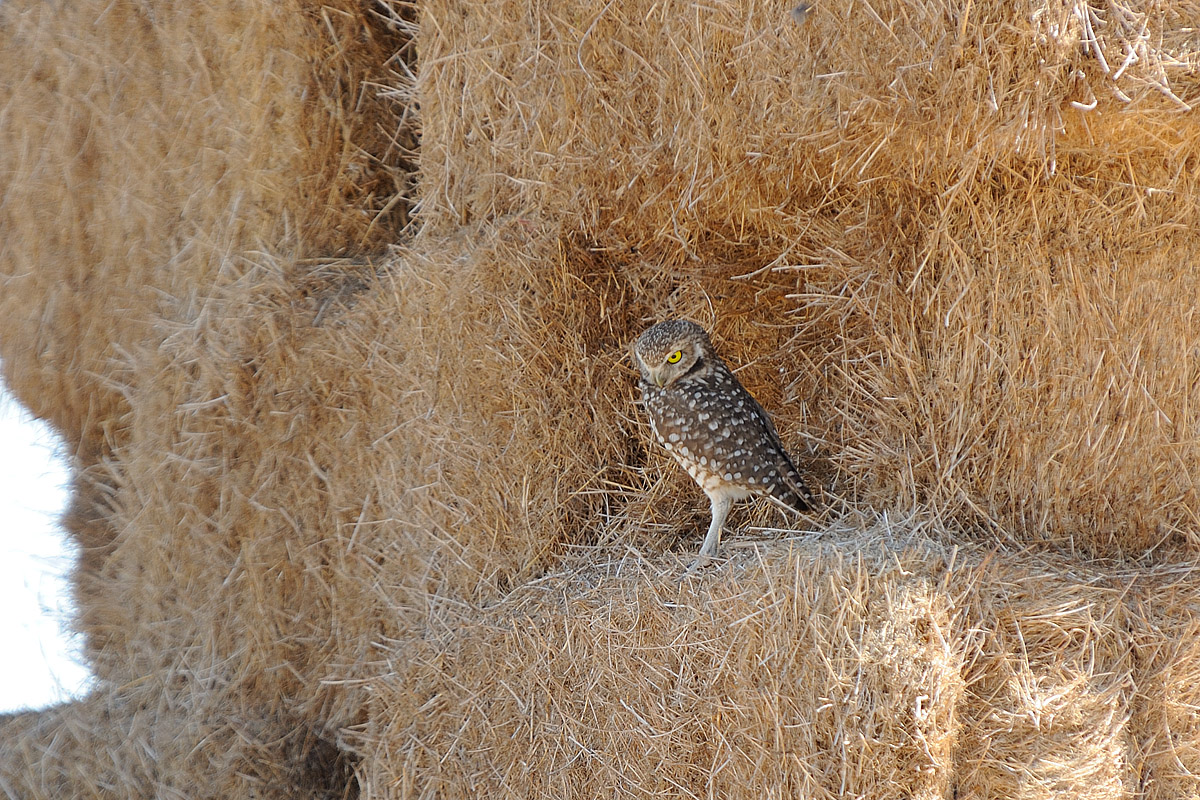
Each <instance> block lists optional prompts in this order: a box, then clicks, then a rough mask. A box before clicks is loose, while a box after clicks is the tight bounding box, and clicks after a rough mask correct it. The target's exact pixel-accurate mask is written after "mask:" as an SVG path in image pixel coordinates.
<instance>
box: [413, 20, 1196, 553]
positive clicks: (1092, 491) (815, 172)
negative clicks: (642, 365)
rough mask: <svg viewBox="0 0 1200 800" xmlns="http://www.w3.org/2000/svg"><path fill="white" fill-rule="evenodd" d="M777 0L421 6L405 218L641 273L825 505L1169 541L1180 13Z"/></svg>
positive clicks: (1177, 286)
mask: <svg viewBox="0 0 1200 800" xmlns="http://www.w3.org/2000/svg"><path fill="white" fill-rule="evenodd" d="M789 5H790V4H787V3H783V2H779V3H773V4H761V3H730V4H722V5H716V6H695V5H689V4H674V5H672V4H668V5H663V4H661V3H652V2H649V0H647V1H646V2H642V3H637V2H633V3H621V4H603V3H585V2H579V3H571V4H567V5H566V6H561V5H560V6H556V7H555V8H553V9H550V8H544V9H542V8H539V9H535V10H533V11H529V10H528V9H526V8H525V7H524V6H523V5H521V4H512V3H487V4H477V5H475V6H472V7H471V8H469V9H461V8H459V7H458V6H457V5H455V4H446V3H439V2H431V3H426V4H423V5H422V14H423V15H424V16H423V26H424V29H425V30H426V35H425V37H424V39H423V41H422V53H423V56H424V58H425V60H424V62H423V68H422V73H421V76H420V78H419V81H418V86H419V90H420V92H421V93H422V98H423V100H422V113H423V115H424V117H423V119H424V129H423V130H424V139H423V144H422V146H423V159H422V183H421V189H420V191H421V198H422V199H421V208H422V214H423V219H425V220H426V221H427V224H429V225H431V226H435V227H436V226H442V227H443V228H446V229H452V228H453V227H454V226H457V225H460V224H462V223H464V222H473V221H475V220H478V219H482V218H494V217H497V216H503V215H506V214H520V213H526V211H527V210H528V209H537V211H538V213H539V214H541V215H543V216H544V217H545V218H548V219H555V220H559V221H561V223H562V224H563V225H564V227H565V228H566V229H567V230H568V231H575V232H577V234H578V235H579V236H580V238H581V239H582V240H583V241H585V242H590V243H591V245H592V246H595V247H596V248H597V249H598V250H601V251H603V252H605V253H608V254H611V255H610V257H612V258H614V259H621V260H626V261H628V260H635V259H640V260H643V261H644V262H645V263H646V264H648V265H653V266H652V268H647V269H646V270H645V272H644V273H643V274H646V275H647V276H648V277H647V279H646V280H645V281H644V283H642V285H641V290H642V292H643V293H644V296H645V302H646V304H647V305H648V306H649V307H650V309H651V316H652V317H655V318H661V317H663V316H666V315H668V314H677V313H693V314H695V313H697V312H700V313H701V314H702V316H704V317H705V318H709V319H715V320H716V321H717V324H718V327H719V328H720V327H721V326H725V327H726V329H727V330H731V331H732V332H734V333H736V337H730V339H729V340H727V341H721V340H722V338H723V337H722V336H721V334H722V333H723V331H720V330H718V344H719V345H724V346H726V347H729V348H732V349H734V352H735V353H736V354H738V355H741V354H743V353H745V354H749V356H748V357H747V358H744V359H743V362H745V361H752V360H755V359H759V358H761V359H763V361H764V362H767V363H770V364H773V365H778V366H779V367H780V369H781V370H782V372H783V374H782V376H775V377H774V378H773V380H772V381H770V383H778V382H780V380H779V379H780V377H781V378H782V381H781V382H782V384H783V385H784V386H785V387H787V388H786V391H785V393H784V394H785V400H786V402H785V404H784V405H783V407H778V406H776V407H774V408H773V410H774V411H776V413H777V415H778V416H780V417H781V419H782V421H783V424H784V426H785V427H788V428H792V429H796V430H799V431H803V432H804V433H805V434H806V435H807V436H808V437H809V440H810V441H812V442H813V443H814V445H818V447H817V449H818V450H820V451H822V452H823V453H826V454H828V455H829V456H830V457H831V458H832V460H833V461H832V463H833V466H834V468H835V470H836V471H837V472H838V473H839V474H840V477H839V481H838V486H837V487H836V491H837V493H838V494H840V495H843V496H844V497H845V498H846V499H847V500H848V501H849V502H850V503H852V504H858V505H869V506H872V507H877V508H878V507H888V506H892V505H894V504H896V503H897V498H899V504H900V507H909V506H911V505H913V504H919V505H923V506H928V507H932V508H936V509H938V511H939V513H940V514H943V515H945V516H946V517H947V518H951V517H953V518H957V519H959V520H960V521H961V522H962V523H963V526H964V528H965V529H967V530H973V531H976V532H978V533H984V535H989V536H998V537H1000V538H1002V539H1009V540H1015V541H1019V542H1034V541H1036V542H1046V543H1049V544H1051V545H1053V546H1054V547H1057V548H1060V549H1068V550H1070V549H1076V550H1080V551H1083V552H1084V553H1085V554H1090V555H1105V556H1130V557H1141V556H1145V555H1147V554H1151V553H1155V554H1157V555H1159V556H1165V555H1169V554H1170V553H1172V552H1173V553H1175V554H1179V553H1180V552H1181V551H1186V552H1194V551H1195V548H1196V544H1197V543H1196V541H1195V540H1194V538H1195V537H1194V536H1193V535H1192V534H1190V533H1189V530H1190V528H1191V527H1193V523H1194V521H1195V519H1196V518H1197V509H1198V508H1200V498H1197V495H1196V489H1195V486H1194V485H1193V481H1192V479H1191V477H1190V476H1191V475H1193V474H1195V473H1196V471H1197V469H1198V468H1200V461H1198V459H1197V457H1198V455H1200V451H1198V450H1197V449H1196V447H1195V442H1196V441H1197V439H1196V437H1195V435H1194V432H1195V430H1197V427H1198V420H1197V419H1196V416H1195V411H1194V410H1195V409H1196V408H1197V407H1198V405H1197V401H1198V400H1200V397H1197V396H1196V388H1195V387H1196V386H1197V385H1200V384H1197V382H1196V380H1195V379H1194V377H1195V376H1194V375H1193V374H1192V370H1191V367H1190V363H1191V359H1190V358H1188V357H1185V356H1184V354H1186V353H1190V352H1192V351H1193V350H1194V348H1195V346H1196V344H1197V339H1198V337H1197V327H1196V325H1195V323H1194V320H1192V318H1191V316H1190V313H1189V312H1188V310H1187V309H1189V308H1190V307H1191V306H1190V303H1191V301H1192V299H1193V298H1195V297H1196V289H1197V286H1196V283H1195V280H1194V278H1193V276H1192V271H1191V270H1189V269H1187V268H1186V267H1181V266H1180V265H1186V264H1190V263H1193V262H1194V261H1195V260H1196V257H1197V254H1198V253H1200V233H1198V232H1200V214H1198V212H1197V201H1196V199H1197V198H1198V197H1200V185H1198V184H1197V177H1196V176H1197V174H1198V173H1197V170H1196V169H1195V165H1196V163H1198V160H1200V150H1198V148H1200V135H1198V134H1200V128H1197V127H1196V126H1195V125H1189V124H1186V123H1183V122H1182V120H1184V119H1186V118H1187V117H1186V116H1181V114H1186V113H1188V112H1185V111H1183V109H1185V108H1186V107H1189V106H1190V105H1194V104H1195V102H1196V99H1197V97H1200V83H1198V82H1197V80H1196V75H1197V74H1198V73H1197V69H1196V68H1197V65H1198V64H1200V42H1197V41H1196V38H1195V35H1194V27H1193V26H1191V23H1189V22H1188V20H1189V19H1193V20H1194V19H1195V18H1196V15H1197V11H1198V9H1197V7H1196V5H1195V4H1194V3H1187V4H1184V5H1182V6H1180V5H1176V4H1164V3H1157V2H1146V3H1143V4H1136V5H1135V4H1110V5H1109V6H1107V7H1106V8H1104V9H1098V8H1092V7H1091V6H1080V5H1078V4H1060V3H1051V2H1047V3H1037V4H1034V5H1032V6H1027V7H1016V6H1013V5H1012V4H1011V3H1006V2H1000V1H999V0H997V1H996V2H984V3H972V4H971V5H970V6H969V7H966V6H964V7H962V8H949V7H946V8H942V7H931V6H928V5H927V4H921V3H915V2H908V0H895V1H894V2H887V3H883V4H878V3H872V4H863V3H855V2H850V0H835V1H834V2H831V3H822V4H820V6H819V7H818V8H816V9H814V11H813V12H812V15H811V18H809V19H808V20H807V21H806V22H805V23H804V24H803V25H802V26H797V25H796V24H795V23H794V21H793V20H792V19H791V18H790V16H789V15H788V13H787V12H788V8H789ZM481 41H486V42H487V46H486V47H480V46H478V43H479V42H481ZM1128 54H1134V55H1136V58H1134V57H1133V56H1130V57H1129V58H1127V57H1126V56H1127V55H1128ZM1093 101H1094V102H1093ZM654 268H657V269H656V270H655V269H654ZM698 275H702V276H703V277H702V279H701V280H700V281H695V280H693V278H694V276H698ZM685 293H686V294H685ZM1181 298H1182V302H1180V299H1181ZM565 313H569V309H568V310H566V312H565ZM731 318H733V319H731ZM780 328H782V329H783V332H782V333H781V332H780ZM747 336H750V337H753V338H747ZM784 344H786V346H782V345H784ZM789 351H790V352H789ZM799 398H811V400H803V401H801V400H799ZM792 403H795V404H796V405H795V406H794V407H789V405H790V404H792Z"/></svg>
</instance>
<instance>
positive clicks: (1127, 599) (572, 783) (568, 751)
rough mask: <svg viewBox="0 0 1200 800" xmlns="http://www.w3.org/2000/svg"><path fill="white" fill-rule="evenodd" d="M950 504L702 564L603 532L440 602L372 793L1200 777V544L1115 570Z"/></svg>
mask: <svg viewBox="0 0 1200 800" xmlns="http://www.w3.org/2000/svg"><path fill="white" fill-rule="evenodd" d="M937 528H938V526H937V523H936V521H933V520H931V519H930V518H922V517H911V518H907V519H903V520H900V521H896V520H887V519H878V520H874V521H871V520H869V519H858V520H851V519H847V520H845V521H843V522H842V523H840V524H837V525H834V526H831V528H830V529H829V530H828V531H827V532H825V533H822V534H821V535H819V536H812V535H808V536H801V537H798V538H796V539H791V540H784V541H778V540H776V541H771V540H770V539H767V540H760V541H758V542H743V543H742V544H741V545H740V546H737V545H735V546H734V548H733V550H732V554H731V557H730V561H729V563H728V564H726V565H725V566H724V567H723V568H722V569H721V570H720V571H715V572H713V573H712V574H709V575H707V576H703V577H701V578H699V579H692V580H688V581H685V582H684V583H683V584H682V585H680V583H679V580H678V576H679V572H680V569H681V566H682V565H683V564H684V563H685V562H684V560H683V559H681V558H667V559H663V558H654V559H649V560H647V559H645V558H644V557H641V556H639V555H637V554H633V553H626V554H619V553H614V552H613V551H611V550H610V551H597V552H595V553H592V554H590V555H591V556H592V558H590V559H575V560H572V561H570V562H568V564H567V565H566V569H564V570H563V571H562V572H556V573H554V574H550V575H547V576H545V577H543V578H542V579H541V580H539V581H536V582H533V583H531V584H528V585H527V586H525V587H523V588H521V589H520V590H518V591H515V592H513V593H512V594H511V595H509V596H508V597H507V598H505V600H504V601H503V602H501V603H498V604H496V605H494V606H491V607H489V608H487V609H485V610H482V611H481V610H479V609H471V610H464V611H463V612H457V611H456V610H454V609H450V608H443V609H440V611H439V614H438V615H437V616H436V617H435V618H434V620H433V622H432V624H431V625H429V626H427V627H426V628H425V629H424V630H423V631H422V632H421V635H420V636H419V637H414V638H413V639H410V640H408V641H405V642H403V643H402V646H399V647H395V648H393V649H392V650H391V655H390V658H389V667H390V669H391V670H392V672H393V675H392V677H390V678H388V679H383V680H377V681H375V682H374V684H373V686H374V690H375V691H374V696H373V706H372V713H371V715H370V717H371V722H370V724H369V725H368V726H366V727H365V729H364V730H363V731H362V732H361V734H360V735H361V740H362V742H363V745H362V746H363V748H364V751H365V759H364V764H366V765H369V766H370V769H369V770H367V777H366V780H365V787H366V789H367V791H368V794H370V795H372V796H380V797H397V798H418V797H444V798H454V797H468V796H478V795H479V794H480V793H483V794H488V795H489V796H496V797H523V798H533V797H596V796H623V797H651V796H654V797H659V796H667V797H729V798H740V797H796V796H802V797H813V798H824V797H830V798H832V797H897V796H902V797H1027V798H1036V797H1047V798H1048V797H1088V798H1116V797H1128V796H1139V797H1156V798H1157V797H1162V798H1167V797H1188V796H1194V795H1195V794H1196V792H1197V791H1200V775H1197V774H1196V773H1195V772H1194V771H1192V769H1191V767H1194V765H1195V762H1194V761H1193V760H1192V758H1193V757H1194V753H1195V750H1194V745H1193V744H1192V742H1193V741H1194V729H1195V726H1194V721H1193V719H1192V715H1191V714H1185V713H1183V712H1182V708H1183V706H1184V705H1185V704H1186V703H1187V702H1188V700H1187V698H1188V697H1190V696H1191V694H1193V693H1194V692H1193V691H1192V690H1191V689H1190V688H1187V689H1185V687H1187V686H1189V682H1190V683H1191V685H1194V681H1195V680H1196V678H1197V677H1198V676H1197V670H1196V666H1195V662H1194V661H1192V660H1191V658H1190V656H1191V655H1192V653H1193V648H1194V646H1195V643H1194V641H1193V639H1194V634H1195V632H1196V628H1195V623H1194V620H1193V619H1192V617H1191V615H1192V613H1193V612H1192V609H1193V608H1194V605H1195V603H1196V600H1197V597H1198V595H1197V590H1196V585H1197V584H1196V572H1195V566H1194V565H1189V566H1187V567H1171V568H1161V569H1159V570H1136V571H1123V570H1114V569H1111V568H1110V569H1104V570H1098V569H1095V568H1086V567H1082V566H1079V565H1076V564H1072V563H1070V562H1068V561H1065V560H1062V559H1053V558H1051V559H1046V558H1043V557H1040V556H1035V555H1030V554H1025V555H1015V556H1014V555H1005V554H1002V553H999V552H995V551H993V552H989V551H987V550H986V549H983V548H978V547H974V546H968V547H957V546H952V545H947V544H946V543H945V542H944V541H941V540H940V537H938V539H930V538H928V536H927V534H928V533H929V532H933V533H935V534H936V533H937V532H938V530H937ZM1167 587H1170V588H1169V591H1164V590H1165V589H1166V588H1167ZM1164 618H1172V619H1173V621H1172V622H1171V623H1168V624H1166V625H1164V624H1163V619H1164ZM1184 619H1187V620H1188V621H1187V622H1184ZM1168 651H1169V652H1168ZM1185 674H1186V677H1185ZM1180 690H1183V691H1184V693H1183V695H1181V696H1173V695H1174V693H1175V692H1178V691H1180Z"/></svg>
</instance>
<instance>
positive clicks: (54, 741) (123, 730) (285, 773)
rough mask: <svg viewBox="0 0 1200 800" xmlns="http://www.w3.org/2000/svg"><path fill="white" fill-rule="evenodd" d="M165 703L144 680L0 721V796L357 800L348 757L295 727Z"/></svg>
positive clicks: (214, 707) (216, 697)
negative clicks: (1, 742)
mask: <svg viewBox="0 0 1200 800" xmlns="http://www.w3.org/2000/svg"><path fill="white" fill-rule="evenodd" d="M209 699H210V700H211V701H215V702H213V703H211V704H210V705H208V706H206V707H200V708H197V707H191V708H181V707H178V706H174V705H173V704H172V703H171V702H170V700H169V699H168V697H167V696H166V695H165V694H163V693H162V692H161V691H158V687H155V686H153V682H147V683H143V684H142V685H140V686H133V685H131V686H126V687H121V688H119V689H113V688H110V687H105V688H103V689H101V690H99V691H97V692H95V693H93V694H92V695H91V696H90V697H88V698H86V699H84V700H80V701H77V702H73V703H66V704H64V705H60V706H56V707H53V708H50V709H46V710H43V711H36V712H25V713H22V714H17V715H11V716H8V717H6V718H0V725H2V726H3V729H4V734H5V748H4V758H2V759H0V790H2V791H3V792H4V793H5V796H6V797H21V798H28V799H29V800H35V798H37V799H40V798H46V800H52V799H56V798H63V797H72V798H97V799H99V798H104V800H108V799H109V798H114V799H115V798H128V797H164V796H176V797H197V798H201V797H204V798H207V797H211V798H229V797H258V798H281V800H282V798H288V797H312V798H322V799H323V800H347V798H353V797H355V796H357V791H356V789H357V787H356V784H355V782H354V774H353V770H354V763H353V760H352V759H351V758H350V757H349V756H348V755H347V754H346V753H344V752H343V751H340V750H338V749H337V747H336V745H335V744H334V742H333V741H332V740H331V739H329V738H326V737H325V736H324V735H322V733H321V732H318V731H313V730H312V729H311V728H309V727H308V726H307V725H306V724H305V723H304V722H303V721H300V720H284V719H279V718H272V717H270V716H258V715H255V716H251V717H249V718H240V717H239V716H238V714H237V713H236V712H232V713H231V709H230V708H229V707H225V708H222V707H221V705H220V703H219V701H220V700H222V699H224V698H222V697H221V695H220V693H214V694H212V695H210V698H209Z"/></svg>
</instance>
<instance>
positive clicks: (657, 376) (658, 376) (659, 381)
mask: <svg viewBox="0 0 1200 800" xmlns="http://www.w3.org/2000/svg"><path fill="white" fill-rule="evenodd" d="M654 385H655V386H657V387H658V388H660V389H661V388H662V387H663V374H662V373H661V372H659V371H658V370H655V371H654Z"/></svg>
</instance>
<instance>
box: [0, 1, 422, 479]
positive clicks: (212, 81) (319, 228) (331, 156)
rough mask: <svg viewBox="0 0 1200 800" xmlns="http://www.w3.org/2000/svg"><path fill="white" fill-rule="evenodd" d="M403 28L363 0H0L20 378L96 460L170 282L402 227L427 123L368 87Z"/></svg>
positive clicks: (4, 239)
mask: <svg viewBox="0 0 1200 800" xmlns="http://www.w3.org/2000/svg"><path fill="white" fill-rule="evenodd" d="M405 36H406V34H405V32H404V31H402V30H400V29H399V28H397V27H396V25H389V24H388V23H387V22H386V21H385V20H383V19H382V18H381V17H379V16H378V15H375V14H370V13H363V11H362V10H360V9H359V8H358V5H357V4H356V3H353V2H333V3H316V4H306V3H302V2H289V3H282V4H280V3H251V2H241V1H240V0H222V1H221V2H216V3H204V4H183V5H174V6H164V7H158V6H157V5H153V4H147V3H139V2H133V0H120V1H119V2H90V3H88V2H85V3H67V4H54V3H43V2H36V1H34V2H20V0H18V1H17V2H5V3H3V5H2V6H0V64H3V65H4V73H5V80H4V81H3V88H0V137H2V139H3V142H4V146H3V147H0V187H2V188H0V192H2V194H0V230H3V236H0V264H3V267H2V268H0V288H2V289H3V291H2V292H0V315H2V316H3V317H4V318H5V320H7V322H6V323H5V331H4V336H5V339H6V340H8V341H10V342H11V344H10V346H9V347H8V348H6V352H5V358H4V368H5V380H6V381H7V382H8V384H9V385H10V386H11V387H12V389H13V390H14V392H16V393H17V394H18V395H19V396H20V397H21V398H22V399H23V402H25V404H26V405H27V406H28V407H29V408H30V409H31V410H32V411H33V412H34V413H35V414H37V415H38V416H40V417H43V418H46V419H48V420H50V421H51V422H53V423H54V425H55V426H56V427H57V428H58V429H59V430H60V431H61V432H62V433H63V435H64V436H65V437H66V439H67V442H68V445H69V447H70V448H71V450H72V451H75V452H77V453H79V455H80V456H81V458H82V459H83V461H84V462H85V463H91V462H94V461H95V460H96V459H97V458H99V457H100V456H101V455H102V454H103V453H104V451H105V448H106V443H107V442H108V441H109V440H119V439H120V435H121V434H120V425H121V423H120V419H121V415H122V413H124V412H125V411H126V410H127V406H126V404H125V403H124V402H123V401H122V398H121V396H120V385H121V384H122V383H123V382H125V381H126V380H128V378H127V376H126V374H125V372H126V360H127V351H128V349H129V348H131V347H133V346H135V345H137V344H139V343H141V342H143V341H145V340H146V339H147V338H148V337H150V336H152V335H153V333H152V332H151V330H150V328H151V327H152V325H153V322H154V320H155V319H156V318H157V316H158V314H160V313H161V311H162V309H161V299H162V297H163V296H164V295H165V296H167V297H174V296H187V295H188V294H191V293H196V292H200V293H203V291H204V287H206V286H207V285H209V284H211V283H213V282H219V281H220V280H221V275H220V270H221V265H222V263H223V262H224V261H226V260H227V259H230V258H234V259H236V258H237V257H238V256H239V255H240V254H242V253H244V252H247V251H255V250H260V249H262V250H267V251H270V252H274V253H278V254H280V255H283V254H287V255H290V256H297V255H299V256H303V255H305V254H307V253H310V252H319V253H325V254H328V253H334V252H340V251H350V252H355V251H361V250H363V249H371V248H378V247H379V243H380V242H383V241H388V240H390V239H392V238H394V237H395V235H396V232H397V230H399V226H401V225H403V224H405V222H406V220H407V216H406V212H407V207H406V202H405V201H404V200H403V197H404V195H405V193H406V192H407V191H408V187H407V185H406V181H407V178H406V175H407V173H408V172H410V171H411V168H412V167H411V158H412V155H413V154H412V144H413V133H412V129H413V123H412V122H411V121H410V120H407V119H403V118H401V117H398V116H397V113H396V108H397V100H396V99H390V98H385V97H381V96H380V94H379V92H377V91H375V90H374V89H372V88H371V83H372V82H380V81H384V80H387V81H388V82H389V83H395V84H396V85H397V86H402V85H403V80H402V78H401V77H400V76H398V75H394V72H395V70H394V69H393V68H392V66H391V65H393V64H399V63H401V62H402V61H403V59H404V58H405V57H406V55H407V57H408V58H410V59H411V52H409V51H410V49H411V48H410V47H408V46H407V45H406V44H405V38H404V37H405ZM389 59H390V60H389ZM393 94H394V93H393Z"/></svg>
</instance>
